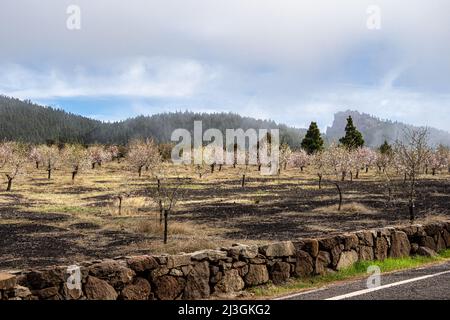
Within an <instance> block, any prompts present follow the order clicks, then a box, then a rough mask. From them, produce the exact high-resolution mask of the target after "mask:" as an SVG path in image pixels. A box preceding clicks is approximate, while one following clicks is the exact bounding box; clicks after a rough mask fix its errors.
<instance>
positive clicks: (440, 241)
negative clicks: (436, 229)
mask: <svg viewBox="0 0 450 320" xmlns="http://www.w3.org/2000/svg"><path fill="white" fill-rule="evenodd" d="M435 239H436V240H435V242H436V252H439V251H441V250H445V249H446V248H447V245H446V243H445V241H444V238H443V237H442V235H441V233H439V234H437V235H435Z"/></svg>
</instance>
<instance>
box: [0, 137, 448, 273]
mask: <svg viewBox="0 0 450 320" xmlns="http://www.w3.org/2000/svg"><path fill="white" fill-rule="evenodd" d="M140 143H141V146H144V147H143V148H144V149H145V144H147V151H146V152H150V153H151V152H155V151H154V149H155V147H156V146H155V145H154V144H153V143H152V142H148V141H147V143H145V142H140ZM137 144H138V143H137V142H136V147H135V148H134V149H133V148H129V151H128V154H126V155H125V156H124V157H123V158H119V159H117V155H114V156H112V157H110V158H109V159H107V158H108V157H105V158H104V159H97V160H98V161H97V160H95V161H93V160H92V159H95V151H96V150H94V149H92V148H91V149H86V150H84V149H83V148H81V147H80V149H79V150H78V149H77V150H78V151H77V150H75V149H76V148H75V147H74V148H73V150H72V151H71V152H72V153H73V154H72V157H71V156H69V155H67V154H66V155H59V156H56V155H51V152H49V150H48V149H45V148H48V147H44V151H43V150H40V155H39V157H38V156H37V153H39V152H37V150H36V149H31V150H30V147H28V149H27V156H26V157H25V158H21V160H20V161H19V160H17V159H18V157H17V156H13V154H14V152H16V153H17V152H18V151H11V150H12V149H14V148H12V149H11V150H10V151H9V155H8V152H7V151H5V147H4V148H3V157H4V159H6V160H5V161H4V163H3V166H2V167H1V169H0V172H1V175H2V178H3V177H5V176H6V175H9V176H11V171H13V172H14V170H16V169H17V172H16V173H17V175H16V176H14V179H13V180H12V187H11V190H10V191H5V189H6V187H7V180H4V185H2V186H1V192H0V241H1V245H0V257H1V259H0V270H11V269H23V268H26V267H31V266H44V265H49V264H67V263H71V262H79V261H83V260H92V259H98V258H105V257H116V256H123V255H133V254H153V253H175V252H190V251H194V250H198V249H206V248H216V247H220V246H223V245H230V244H232V243H236V242H239V243H263V242H269V241H275V240H283V239H289V240H294V239H296V238H301V237H308V236H313V235H314V236H317V235H323V234H332V233H338V232H342V231H351V230H359V229H363V228H372V227H384V226H388V225H398V224H407V223H410V219H411V217H410V212H409V210H408V208H409V207H408V205H409V201H410V199H409V186H410V181H411V179H413V183H414V186H415V190H414V203H413V205H414V208H415V217H414V221H415V222H418V223H421V222H426V221H430V220H434V219H442V218H443V217H444V218H450V213H449V203H450V192H449V186H450V183H449V181H450V180H449V178H450V174H449V173H448V169H447V164H446V165H445V166H444V165H440V167H439V168H438V170H435V169H436V168H434V167H433V166H428V164H427V165H423V166H422V165H421V166H420V168H414V169H413V170H414V172H413V175H412V177H411V174H412V173H411V171H408V168H407V167H406V166H405V163H403V167H402V166H400V165H398V164H397V165H394V160H392V161H391V160H389V161H387V160H386V159H385V156H382V155H380V154H378V155H377V154H375V153H373V154H372V156H373V159H369V158H370V157H366V159H367V161H366V162H367V163H365V162H357V161H356V162H355V161H354V158H351V157H350V155H347V154H345V152H344V151H343V150H342V148H339V147H333V146H332V147H330V148H329V149H328V150H326V151H325V152H323V153H324V154H325V153H328V154H329V157H328V158H329V160H331V161H325V160H324V157H325V155H323V157H322V156H320V157H318V156H317V155H315V156H308V155H306V154H305V153H304V152H291V151H289V152H286V153H283V152H282V153H281V155H282V158H281V160H282V163H281V168H280V171H279V174H278V175H275V176H263V175H261V174H260V172H259V170H258V169H259V168H258V166H257V165H248V166H245V165H223V166H219V165H215V167H214V168H212V167H211V166H207V165H205V166H201V167H200V166H194V165H180V166H177V165H174V164H172V163H170V161H162V160H160V159H159V160H158V161H157V162H158V163H157V164H156V161H154V159H153V158H154V157H153V158H152V160H151V161H149V158H148V157H147V158H145V157H144V158H145V159H142V158H141V157H140V155H142V154H144V153H145V152H143V151H142V148H141V149H139V147H138V146H137ZM97 148H100V149H102V150H103V149H105V148H104V147H97ZM66 149H70V146H69V147H67V146H66V147H65V148H63V149H61V150H59V151H57V149H54V151H55V152H58V153H60V154H64V150H66ZM150 149H151V150H153V151H151V150H150ZM105 150H106V149H105ZM133 150H134V151H133ZM139 150H141V151H142V152H140V151H139ZM149 150H150V151H149ZM77 152H78V153H77ZM89 152H90V157H89ZM366 152H367V150H366ZM436 152H437V151H436ZM45 153H46V154H47V156H45ZM43 154H44V155H43ZM49 154H50V156H49ZM430 154H431V153H430ZM85 156H86V159H90V160H91V161H90V162H89V161H86V163H84V164H82V163H81V161H82V159H84V158H83V157H85ZM340 156H341V157H343V158H339V157H340ZM46 157H47V158H46ZM52 157H54V160H55V161H54V163H53V162H51V161H50V162H49V161H48V160H49V158H52ZM389 157H390V156H389ZM156 158H158V157H156ZM344 158H345V159H344ZM392 158H394V156H392ZM24 159H25V160H24ZM333 159H334V161H335V162H333V161H332V160H333ZM337 159H341V163H338V162H336V161H337ZM352 159H353V160H352ZM447 159H448V158H447ZM56 160H57V161H56ZM77 160H78V161H79V162H77ZM140 160H142V162H140ZM369 160H370V161H369ZM383 161H384V162H383ZM420 161H422V160H420ZM35 162H40V166H39V168H37V166H36V164H35ZM94 162H95V163H96V165H95V163H94ZM49 163H50V164H49ZM352 163H354V164H352ZM427 163H428V162H427ZM429 163H430V164H431V163H432V162H431V161H429ZM91 164H92V166H91ZM141 164H142V166H141ZM380 165H381V166H380ZM49 167H50V168H51V178H50V179H48V168H49ZM146 167H147V170H146ZM402 168H403V171H402ZM75 169H76V170H75ZM366 169H367V170H366ZM156 171H157V172H158V173H157V174H155V172H156ZM211 171H214V172H211ZM74 172H76V173H75V175H74ZM162 172H163V173H162ZM318 174H320V176H322V181H321V187H320V188H319V176H318ZM244 175H245V177H244ZM72 177H73V178H74V179H72ZM243 177H244V180H245V181H244V186H242V184H243ZM167 186H169V187H167ZM166 187H167V188H166ZM337 187H339V189H340V190H341V193H342V207H341V208H340V210H339V208H338V207H339V193H338V192H337ZM165 188H166V189H165ZM164 190H165V191H164ZM156 194H157V195H156ZM173 194H176V196H175V198H176V199H173V198H170V197H171V195H173ZM167 198H170V199H169V202H170V203H169V205H170V206H169V207H170V208H169V207H167V208H166V207H164V208H165V210H166V209H167V211H170V214H167V216H166V217H167V223H168V241H167V243H166V244H164V243H163V234H164V222H163V221H162V220H160V219H161V208H162V207H161V206H166V205H167V203H163V204H161V202H159V201H163V202H165V201H167ZM171 200H174V201H173V203H172V202H171ZM175 200H176V201H175ZM120 203H121V204H120ZM172 205H173V206H172ZM119 206H121V207H120V209H119ZM169 209H170V210H169Z"/></svg>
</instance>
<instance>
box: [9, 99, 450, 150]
mask: <svg viewBox="0 0 450 320" xmlns="http://www.w3.org/2000/svg"><path fill="white" fill-rule="evenodd" d="M349 115H351V116H352V118H353V121H354V123H355V125H356V127H357V128H358V130H360V131H361V133H362V134H363V136H364V139H365V141H366V145H367V146H369V147H378V146H379V145H380V144H381V143H383V141H384V140H387V141H388V142H389V143H392V142H394V141H395V140H396V139H398V138H401V135H402V132H403V130H405V129H407V128H417V127H416V126H412V125H409V124H405V123H401V122H393V121H391V120H382V119H379V118H377V117H374V116H372V115H369V114H366V113H360V112H358V111H355V110H346V111H340V112H337V113H336V114H335V115H334V120H333V123H332V125H331V126H329V127H327V130H326V134H325V135H324V138H325V140H326V141H327V143H332V142H336V141H337V140H338V139H339V138H340V137H342V136H343V135H344V128H345V123H346V119H347V117H348V116H349ZM194 120H202V121H203V130H207V129H209V128H217V129H219V130H221V131H222V132H224V131H225V129H228V128H236V129H237V128H242V129H244V130H247V129H250V128H254V129H279V130H280V141H281V142H285V143H288V144H289V145H290V146H291V147H292V148H300V143H301V140H302V138H303V136H304V135H305V133H306V129H304V128H296V127H292V126H287V125H285V124H281V123H276V122H275V121H273V120H262V119H255V118H251V117H243V116H240V115H238V114H235V113H224V112H222V113H195V112H190V111H184V112H170V113H159V114H154V115H150V116H144V115H141V116H137V117H133V118H128V119H125V120H121V121H115V122H104V121H100V120H95V119H92V118H89V117H85V116H81V115H77V114H74V113H70V112H67V111H64V110H62V109H56V108H53V107H48V106H41V105H38V104H35V103H32V102H31V101H27V100H25V101H22V100H19V99H16V98H10V97H6V96H0V140H4V139H6V140H20V141H24V142H30V143H45V142H47V141H49V140H52V141H59V142H79V143H83V144H93V143H104V144H126V143H127V142H128V141H129V140H130V139H133V138H144V137H152V138H154V139H155V140H157V141H158V142H169V141H170V136H171V133H172V132H173V130H175V129H177V128H185V129H188V130H189V131H191V132H192V131H193V123H194ZM429 132H430V143H431V144H432V145H438V144H444V145H448V146H450V133H449V132H447V131H444V130H440V129H435V128H429Z"/></svg>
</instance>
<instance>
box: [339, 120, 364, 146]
mask: <svg viewBox="0 0 450 320" xmlns="http://www.w3.org/2000/svg"><path fill="white" fill-rule="evenodd" d="M339 142H340V143H341V144H342V145H343V146H344V147H346V148H347V149H350V150H352V149H357V148H360V147H362V146H363V145H364V138H363V136H362V134H361V132H359V131H358V129H356V127H355V125H354V124H353V119H352V117H351V116H349V117H348V118H347V125H346V126H345V136H344V137H342V138H341V139H339Z"/></svg>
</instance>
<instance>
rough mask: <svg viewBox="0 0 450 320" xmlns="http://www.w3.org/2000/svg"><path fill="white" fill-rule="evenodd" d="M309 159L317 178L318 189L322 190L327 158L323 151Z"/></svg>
mask: <svg viewBox="0 0 450 320" xmlns="http://www.w3.org/2000/svg"><path fill="white" fill-rule="evenodd" d="M310 158H311V163H312V165H313V168H314V170H315V171H316V174H317V177H318V178H319V189H322V179H323V176H324V175H325V174H326V168H327V165H328V164H327V158H326V156H325V154H324V151H318V152H316V153H314V154H312V155H311V156H310Z"/></svg>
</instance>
